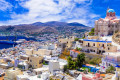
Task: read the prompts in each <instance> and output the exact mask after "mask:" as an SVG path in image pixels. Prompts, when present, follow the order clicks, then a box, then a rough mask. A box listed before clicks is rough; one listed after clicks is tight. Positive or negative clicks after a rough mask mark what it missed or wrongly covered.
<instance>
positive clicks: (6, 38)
mask: <svg viewBox="0 0 120 80" xmlns="http://www.w3.org/2000/svg"><path fill="white" fill-rule="evenodd" d="M18 39H25V40H27V41H29V40H33V41H36V39H35V38H27V37H25V36H17V37H15V36H0V40H10V41H14V40H18ZM10 47H13V45H12V44H7V43H0V49H7V48H10Z"/></svg>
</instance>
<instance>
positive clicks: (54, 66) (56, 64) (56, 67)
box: [49, 60, 60, 74]
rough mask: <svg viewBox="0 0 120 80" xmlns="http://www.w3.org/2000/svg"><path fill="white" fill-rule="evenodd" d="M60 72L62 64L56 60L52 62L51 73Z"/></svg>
mask: <svg viewBox="0 0 120 80" xmlns="http://www.w3.org/2000/svg"><path fill="white" fill-rule="evenodd" d="M57 70H60V64H59V62H58V61H56V60H52V61H50V62H49V71H50V73H52V74H53V73H54V71H57Z"/></svg>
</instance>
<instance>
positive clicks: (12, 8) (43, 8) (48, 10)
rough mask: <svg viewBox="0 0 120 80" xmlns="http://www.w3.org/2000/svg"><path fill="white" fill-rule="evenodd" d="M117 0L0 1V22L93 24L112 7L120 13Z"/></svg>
mask: <svg viewBox="0 0 120 80" xmlns="http://www.w3.org/2000/svg"><path fill="white" fill-rule="evenodd" d="M119 4H120V0H0V25H17V24H29V23H34V22H47V21H62V22H79V23H82V24H85V25H88V26H94V21H95V20H96V19H99V18H104V17H105V16H106V10H107V8H108V6H109V8H112V9H114V10H115V11H116V16H117V17H118V18H119V16H120V5H119Z"/></svg>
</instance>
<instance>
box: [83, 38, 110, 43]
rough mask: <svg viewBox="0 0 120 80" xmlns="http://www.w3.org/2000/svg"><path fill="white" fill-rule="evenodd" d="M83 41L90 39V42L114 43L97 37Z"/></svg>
mask: <svg viewBox="0 0 120 80" xmlns="http://www.w3.org/2000/svg"><path fill="white" fill-rule="evenodd" d="M83 41H90V42H102V43H106V42H107V43H112V41H103V40H97V39H83Z"/></svg>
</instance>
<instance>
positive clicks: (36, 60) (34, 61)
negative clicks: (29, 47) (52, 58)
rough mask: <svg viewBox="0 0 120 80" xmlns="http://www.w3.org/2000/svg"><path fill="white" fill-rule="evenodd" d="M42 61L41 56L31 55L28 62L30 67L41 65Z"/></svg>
mask: <svg viewBox="0 0 120 80" xmlns="http://www.w3.org/2000/svg"><path fill="white" fill-rule="evenodd" d="M42 61H43V57H41V56H38V55H31V56H30V57H29V64H30V65H31V66H32V68H40V67H42Z"/></svg>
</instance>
